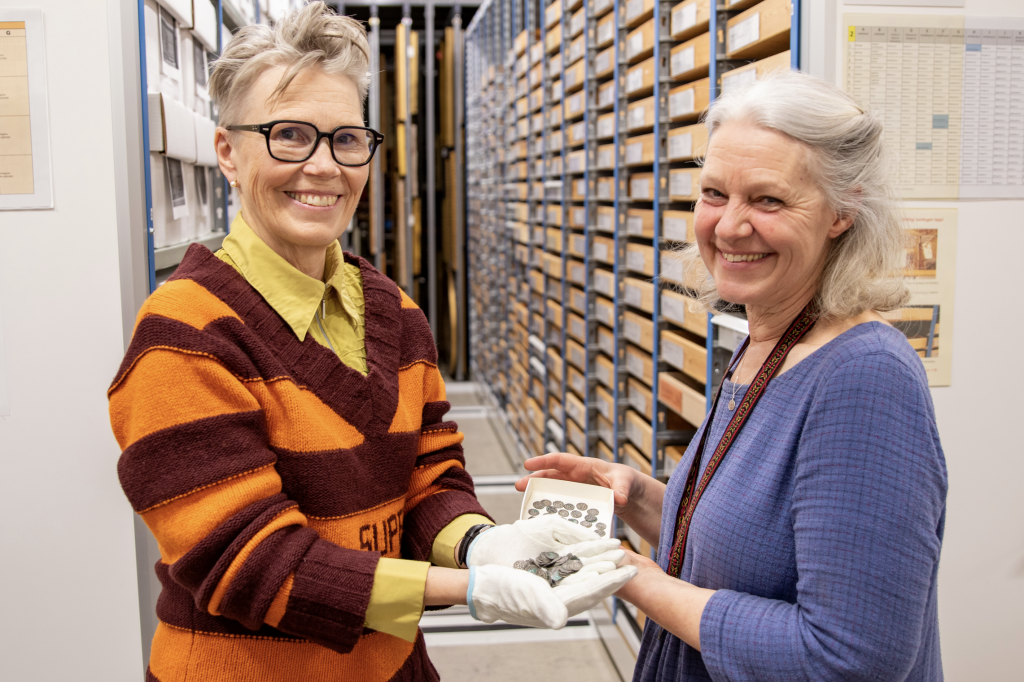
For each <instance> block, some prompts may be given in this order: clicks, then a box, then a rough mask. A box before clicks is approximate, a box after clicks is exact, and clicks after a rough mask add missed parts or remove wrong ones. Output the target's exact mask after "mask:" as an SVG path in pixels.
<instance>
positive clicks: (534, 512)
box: [526, 509, 540, 516]
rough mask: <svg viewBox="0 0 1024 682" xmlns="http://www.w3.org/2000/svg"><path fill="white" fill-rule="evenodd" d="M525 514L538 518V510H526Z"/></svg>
mask: <svg viewBox="0 0 1024 682" xmlns="http://www.w3.org/2000/svg"><path fill="white" fill-rule="evenodd" d="M526 513H527V514H529V515H530V516H540V510H539V509H528V510H526Z"/></svg>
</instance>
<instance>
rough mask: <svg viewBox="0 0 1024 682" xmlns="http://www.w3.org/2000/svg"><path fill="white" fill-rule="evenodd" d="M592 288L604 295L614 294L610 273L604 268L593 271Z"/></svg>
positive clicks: (613, 283)
mask: <svg viewBox="0 0 1024 682" xmlns="http://www.w3.org/2000/svg"><path fill="white" fill-rule="evenodd" d="M594 289H596V290H597V291H600V292H601V293H602V294H604V295H605V296H614V295H615V282H613V281H612V276H611V274H609V273H607V272H605V271H604V270H599V271H597V272H595V273H594Z"/></svg>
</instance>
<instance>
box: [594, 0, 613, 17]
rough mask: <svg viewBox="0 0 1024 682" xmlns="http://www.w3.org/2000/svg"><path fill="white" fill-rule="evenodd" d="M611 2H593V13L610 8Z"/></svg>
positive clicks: (599, 0)
mask: <svg viewBox="0 0 1024 682" xmlns="http://www.w3.org/2000/svg"><path fill="white" fill-rule="evenodd" d="M611 4H612V0H594V13H595V14H596V13H598V12H600V11H601V10H603V9H604V8H605V7H611Z"/></svg>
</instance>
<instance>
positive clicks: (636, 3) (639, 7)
mask: <svg viewBox="0 0 1024 682" xmlns="http://www.w3.org/2000/svg"><path fill="white" fill-rule="evenodd" d="M643 13H644V0H629V2H627V3H626V19H627V20H628V19H633V18H634V17H638V16H640V15H641V14H643Z"/></svg>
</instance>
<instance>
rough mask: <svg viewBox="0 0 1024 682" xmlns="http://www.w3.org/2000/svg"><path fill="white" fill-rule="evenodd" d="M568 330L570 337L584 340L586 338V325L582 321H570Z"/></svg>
mask: <svg viewBox="0 0 1024 682" xmlns="http://www.w3.org/2000/svg"><path fill="white" fill-rule="evenodd" d="M569 328H570V329H571V330H572V335H573V336H575V337H576V338H578V339H583V338H586V336H587V329H586V325H585V324H583V320H577V319H575V318H573V320H571V321H570V322H569Z"/></svg>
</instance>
